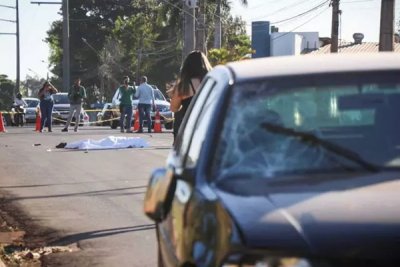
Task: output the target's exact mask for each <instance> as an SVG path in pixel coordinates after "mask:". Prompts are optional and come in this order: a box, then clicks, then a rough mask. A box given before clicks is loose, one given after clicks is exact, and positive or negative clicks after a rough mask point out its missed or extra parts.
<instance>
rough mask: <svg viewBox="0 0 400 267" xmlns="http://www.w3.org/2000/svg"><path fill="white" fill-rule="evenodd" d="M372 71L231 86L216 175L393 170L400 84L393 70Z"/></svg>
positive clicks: (397, 157) (399, 146) (399, 143)
mask: <svg viewBox="0 0 400 267" xmlns="http://www.w3.org/2000/svg"><path fill="white" fill-rule="evenodd" d="M379 76H380V75H376V76H374V75H371V74H364V75H361V74H360V75H359V76H358V77H354V78H352V77H344V76H343V77H342V76H341V77H339V78H337V79H335V80H336V81H335V82H332V84H330V83H329V82H331V81H329V80H325V79H324V78H318V77H314V78H307V79H304V78H303V79H299V80H296V79H295V78H294V79H290V83H286V82H281V81H260V82H254V83H247V84H239V85H235V86H234V88H233V94H232V96H231V98H230V100H229V102H230V104H229V109H228V111H227V118H226V120H225V122H224V126H223V131H222V138H221V141H220V144H219V146H218V148H217V151H216V154H215V160H214V162H215V166H214V167H215V168H214V174H215V176H216V177H229V176H233V175H236V176H238V175H239V176H243V177H248V178H250V177H258V178H262V177H264V178H274V177H280V176H285V175H302V174H304V173H318V175H320V174H332V173H334V172H336V173H337V172H348V171H353V172H356V171H370V170H375V168H373V167H379V169H383V170H384V169H386V168H396V167H397V168H399V167H400V124H399V123H398V114H400V83H399V82H398V78H396V77H395V75H393V76H388V77H387V79H386V80H382V79H378V77H379ZM374 77H376V78H377V79H378V81H374V80H373V79H374ZM389 79H391V80H389Z"/></svg>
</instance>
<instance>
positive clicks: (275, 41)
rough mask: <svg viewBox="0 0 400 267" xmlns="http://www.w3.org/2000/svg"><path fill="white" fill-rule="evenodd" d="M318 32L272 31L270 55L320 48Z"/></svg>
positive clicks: (289, 54) (303, 52)
mask: <svg viewBox="0 0 400 267" xmlns="http://www.w3.org/2000/svg"><path fill="white" fill-rule="evenodd" d="M319 46H320V42H319V34H318V32H274V33H271V48H270V49H271V51H270V55H271V56H272V57H275V56H291V55H301V54H305V53H309V52H310V51H313V50H318V49H319Z"/></svg>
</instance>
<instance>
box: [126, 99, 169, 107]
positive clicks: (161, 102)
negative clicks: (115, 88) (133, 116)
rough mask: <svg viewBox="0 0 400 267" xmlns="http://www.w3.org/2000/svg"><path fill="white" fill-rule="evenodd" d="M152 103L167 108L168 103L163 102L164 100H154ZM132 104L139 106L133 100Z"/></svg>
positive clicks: (137, 101)
mask: <svg viewBox="0 0 400 267" xmlns="http://www.w3.org/2000/svg"><path fill="white" fill-rule="evenodd" d="M154 103H155V104H156V106H157V105H162V106H169V105H170V103H169V102H168V101H164V100H155V101H154ZM132 104H133V105H138V104H139V100H137V99H135V100H132Z"/></svg>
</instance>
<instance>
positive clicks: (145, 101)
mask: <svg viewBox="0 0 400 267" xmlns="http://www.w3.org/2000/svg"><path fill="white" fill-rule="evenodd" d="M135 96H136V97H137V98H138V99H139V104H138V109H139V130H138V131H137V133H143V121H144V118H145V117H146V122H147V131H148V132H149V133H151V126H152V121H151V114H150V112H151V107H152V106H153V109H154V110H155V108H156V107H155V102H154V90H153V87H151V86H150V85H149V84H148V83H147V77H146V76H142V78H141V79H140V85H139V87H138V88H137V90H136V94H135Z"/></svg>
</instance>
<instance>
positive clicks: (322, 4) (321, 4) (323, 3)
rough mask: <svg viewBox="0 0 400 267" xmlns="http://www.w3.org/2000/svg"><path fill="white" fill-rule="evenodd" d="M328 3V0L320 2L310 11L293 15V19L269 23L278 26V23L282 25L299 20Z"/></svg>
mask: <svg viewBox="0 0 400 267" xmlns="http://www.w3.org/2000/svg"><path fill="white" fill-rule="evenodd" d="M328 2H329V0H326V1H324V2H322V3H320V4H319V5H317V6H315V7H313V8H311V9H309V10H307V11H305V12H303V13H300V14H297V15H295V16H293V17H290V18H287V19H282V20H279V21H274V22H271V24H280V23H283V22H286V21H290V20H293V19H295V18H299V17H302V16H305V15H307V14H309V13H311V12H313V11H315V10H318V9H319V8H321V7H323V6H324V5H325V4H327V3H328Z"/></svg>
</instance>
